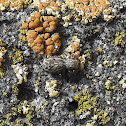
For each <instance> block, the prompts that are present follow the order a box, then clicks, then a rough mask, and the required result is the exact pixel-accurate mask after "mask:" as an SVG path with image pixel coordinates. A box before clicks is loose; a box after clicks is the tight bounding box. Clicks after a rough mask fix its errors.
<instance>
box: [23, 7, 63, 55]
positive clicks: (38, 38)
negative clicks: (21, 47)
mask: <svg viewBox="0 0 126 126" xmlns="http://www.w3.org/2000/svg"><path fill="white" fill-rule="evenodd" d="M45 6H46V5H45ZM57 25H58V20H57V18H56V17H54V16H42V15H41V14H40V13H39V12H33V13H32V16H31V17H30V18H29V20H28V21H25V22H23V23H22V26H21V29H22V30H24V29H27V33H26V40H27V41H28V45H29V46H30V47H31V48H32V49H33V51H34V52H37V53H38V54H39V55H40V56H42V55H44V52H45V53H46V54H47V55H51V54H55V53H56V52H57V51H58V49H59V47H60V46H61V41H60V40H59V39H60V37H59V34H58V33H54V34H52V32H54V31H55V30H56V28H57ZM51 34H52V35H51Z"/></svg>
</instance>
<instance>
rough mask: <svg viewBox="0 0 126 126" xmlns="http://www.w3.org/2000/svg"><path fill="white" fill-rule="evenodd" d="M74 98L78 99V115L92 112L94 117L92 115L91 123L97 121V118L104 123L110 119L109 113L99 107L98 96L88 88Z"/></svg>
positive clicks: (100, 122)
mask: <svg viewBox="0 0 126 126" xmlns="http://www.w3.org/2000/svg"><path fill="white" fill-rule="evenodd" d="M74 100H76V101H78V109H77V110H76V114H77V115H83V113H86V112H92V115H93V117H91V123H89V124H93V123H95V122H94V121H95V120H97V121H98V122H99V124H102V125H104V124H106V123H107V122H109V121H110V117H109V115H108V113H107V112H106V111H104V110H101V109H99V108H98V102H97V97H96V96H93V95H92V94H91V93H89V90H88V89H85V90H82V91H80V92H79V93H78V94H77V95H76V96H75V97H74ZM89 115H90V114H89ZM89 124H88V125H89ZM93 125H94V124H93Z"/></svg>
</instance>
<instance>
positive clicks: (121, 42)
mask: <svg viewBox="0 0 126 126" xmlns="http://www.w3.org/2000/svg"><path fill="white" fill-rule="evenodd" d="M115 36H117V37H116V38H115V45H121V46H122V47H124V45H125V43H126V41H125V40H124V39H125V38H126V33H124V32H121V33H119V32H117V33H116V35H115Z"/></svg>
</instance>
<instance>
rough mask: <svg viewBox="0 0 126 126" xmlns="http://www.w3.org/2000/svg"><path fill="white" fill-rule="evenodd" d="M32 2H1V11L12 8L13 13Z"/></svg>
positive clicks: (16, 0)
mask: <svg viewBox="0 0 126 126" xmlns="http://www.w3.org/2000/svg"><path fill="white" fill-rule="evenodd" d="M31 2H32V1H31V0H0V10H5V9H6V7H10V9H11V10H12V11H14V10H19V9H20V8H23V7H24V6H25V5H28V4H30V3H31Z"/></svg>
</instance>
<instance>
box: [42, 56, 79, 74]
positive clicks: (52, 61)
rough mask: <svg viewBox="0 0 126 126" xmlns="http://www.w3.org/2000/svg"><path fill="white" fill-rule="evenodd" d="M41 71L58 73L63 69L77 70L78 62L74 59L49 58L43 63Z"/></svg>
mask: <svg viewBox="0 0 126 126" xmlns="http://www.w3.org/2000/svg"><path fill="white" fill-rule="evenodd" d="M42 66H43V69H44V70H45V71H47V72H51V73H52V72H58V71H61V70H63V69H64V68H65V69H67V70H79V69H80V61H79V60H78V59H77V58H76V57H65V58H62V57H60V56H59V57H50V58H46V59H44V61H43V64H42Z"/></svg>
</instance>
